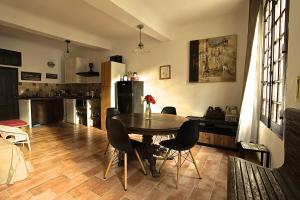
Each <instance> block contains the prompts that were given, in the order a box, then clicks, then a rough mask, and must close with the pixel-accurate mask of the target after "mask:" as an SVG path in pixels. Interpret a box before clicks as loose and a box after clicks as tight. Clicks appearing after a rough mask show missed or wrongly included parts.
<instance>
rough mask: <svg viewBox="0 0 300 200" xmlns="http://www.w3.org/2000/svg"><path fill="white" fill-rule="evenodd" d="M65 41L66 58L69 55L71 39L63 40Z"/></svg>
mask: <svg viewBox="0 0 300 200" xmlns="http://www.w3.org/2000/svg"><path fill="white" fill-rule="evenodd" d="M65 42H66V51H65V57H66V58H68V57H70V54H71V53H70V48H69V45H70V43H71V41H70V40H65Z"/></svg>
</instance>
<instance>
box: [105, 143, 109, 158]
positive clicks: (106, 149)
mask: <svg viewBox="0 0 300 200" xmlns="http://www.w3.org/2000/svg"><path fill="white" fill-rule="evenodd" d="M108 147H109V142H108V143H107V146H106V148H105V152H104V155H106V153H107V151H108Z"/></svg>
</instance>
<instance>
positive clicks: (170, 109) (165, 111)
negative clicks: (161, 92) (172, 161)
mask: <svg viewBox="0 0 300 200" xmlns="http://www.w3.org/2000/svg"><path fill="white" fill-rule="evenodd" d="M161 114H170V115H177V112H176V108H175V107H172V106H165V107H163V109H162V110H161ZM164 138H167V139H170V138H174V135H168V136H155V137H154V138H153V141H154V143H156V144H158V143H160V142H161V141H162V139H164Z"/></svg>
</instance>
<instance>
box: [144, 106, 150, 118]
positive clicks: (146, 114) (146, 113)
mask: <svg viewBox="0 0 300 200" xmlns="http://www.w3.org/2000/svg"><path fill="white" fill-rule="evenodd" d="M145 119H147V120H149V119H151V106H150V103H147V105H146V110H145Z"/></svg>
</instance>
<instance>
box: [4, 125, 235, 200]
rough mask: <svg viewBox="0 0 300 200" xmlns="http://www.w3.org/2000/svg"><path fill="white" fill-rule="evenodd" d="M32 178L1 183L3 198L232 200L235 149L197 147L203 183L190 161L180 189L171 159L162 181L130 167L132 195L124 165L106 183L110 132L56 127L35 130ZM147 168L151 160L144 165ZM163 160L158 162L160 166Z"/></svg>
mask: <svg viewBox="0 0 300 200" xmlns="http://www.w3.org/2000/svg"><path fill="white" fill-rule="evenodd" d="M31 138H32V153H31V154H29V152H28V151H27V149H26V147H25V148H24V149H23V148H22V147H21V149H23V151H24V153H25V156H26V158H27V159H28V160H29V161H31V163H32V165H33V168H34V169H33V171H32V172H31V173H30V177H29V178H28V179H26V180H24V181H20V182H18V183H15V184H14V185H10V186H7V185H0V199H1V200H2V199H18V200H22V199H41V200H48V199H88V200H92V199H112V200H115V199H123V200H140V199H147V200H148V199H149V200H152V199H155V200H160V199H172V200H175V199H202V200H205V199H217V200H221V199H226V191H227V188H226V184H227V162H228V155H229V154H233V153H232V152H231V151H226V150H220V149H215V148H210V147H201V146H196V147H194V148H193V150H192V153H193V155H194V157H195V159H196V162H197V164H198V167H199V170H200V171H201V173H202V179H201V180H199V179H197V172H196V170H195V168H194V166H193V164H192V163H190V162H185V163H184V165H183V166H182V168H181V172H180V177H179V188H178V189H175V184H176V182H175V180H176V165H175V162H174V161H173V160H170V161H167V163H166V165H165V167H164V169H163V170H162V172H161V177H160V178H158V179H155V178H152V176H151V175H149V169H148V168H147V172H148V175H147V176H145V175H144V174H143V173H142V171H141V168H140V166H139V164H138V162H137V161H134V160H132V161H131V162H130V163H129V165H128V191H126V192H125V191H124V190H123V185H122V184H123V167H118V165H117V163H115V164H114V165H113V167H112V170H111V171H110V173H109V175H108V178H107V179H106V180H104V179H103V174H104V170H105V167H106V166H107V163H108V160H109V158H110V156H109V155H107V156H105V155H104V150H105V147H106V144H107V138H106V133H105V132H102V131H100V130H99V129H94V128H86V127H84V126H73V125H70V124H56V125H52V126H42V127H40V128H34V129H33V132H32V135H31ZM144 163H145V164H146V161H145V162H144ZM161 163H162V161H157V166H160V165H161Z"/></svg>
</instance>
